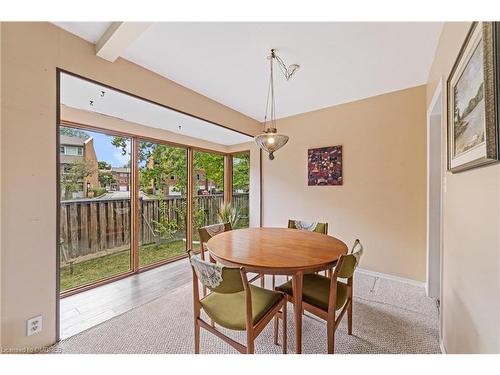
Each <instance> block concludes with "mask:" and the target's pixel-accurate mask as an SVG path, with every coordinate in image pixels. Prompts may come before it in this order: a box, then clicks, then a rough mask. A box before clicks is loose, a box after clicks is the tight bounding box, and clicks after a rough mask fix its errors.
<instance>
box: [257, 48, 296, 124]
mask: <svg viewBox="0 0 500 375" xmlns="http://www.w3.org/2000/svg"><path fill="white" fill-rule="evenodd" d="M274 60H276V61H277V63H278V66H279V68H280V70H281V72H282V73H283V75H284V76H285V78H286V80H287V81H288V80H289V79H290V78H291V77H292V76H293V74H294V73H295V72H296V71H297V69H299V67H300V66H299V65H297V64H292V65H290V66H289V67H288V68H287V67H286V65H285V62H284V61H283V60H282V59H281V58H280V57H279V56H278V55H277V54H276V51H275V50H274V48H273V49H271V55H270V56H269V64H270V69H269V70H270V77H269V86H268V88H267V99H266V113H265V115H264V131H265V130H266V125H267V124H268V117H267V115H268V113H269V115H270V117H271V118H270V119H269V128H270V129H276V97H275V95H274V69H273V65H274ZM269 101H271V109H270V110H269Z"/></svg>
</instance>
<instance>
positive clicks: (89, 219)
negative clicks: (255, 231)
mask: <svg viewBox="0 0 500 375" xmlns="http://www.w3.org/2000/svg"><path fill="white" fill-rule="evenodd" d="M223 201H224V198H223V196H222V195H206V196H203V195H201V196H197V197H195V199H194V202H193V203H194V211H195V213H196V212H201V211H203V213H204V214H203V215H202V216H201V217H202V218H203V225H206V224H208V223H216V222H218V217H217V210H218V208H219V207H220V205H221V204H222V203H223ZM163 202H164V204H165V206H164V210H163V211H164V214H165V215H167V216H168V218H169V220H174V221H175V222H176V223H177V224H178V233H179V238H183V237H185V228H186V198H185V197H170V198H167V199H165V200H163ZM233 202H234V203H233V204H234V205H235V206H236V207H239V208H240V210H241V212H242V214H243V215H246V216H247V217H248V193H246V194H245V193H242V194H241V193H236V194H234V195H233ZM60 210H61V212H60V215H61V216H60V237H61V238H60V240H61V244H62V246H64V249H65V253H66V257H67V258H68V259H66V260H72V259H75V258H79V257H82V256H86V255H90V254H95V253H99V252H102V251H111V250H113V249H126V248H128V247H129V246H130V230H131V223H130V220H131V212H130V200H129V199H79V200H71V201H63V202H61V205H60ZM161 212H162V210H160V200H158V199H140V201H139V214H140V220H139V245H142V244H149V243H153V242H155V241H156V240H157V239H158V232H157V225H155V222H158V221H160V214H161ZM199 215H200V214H199Z"/></svg>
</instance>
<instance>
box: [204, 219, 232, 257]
mask: <svg viewBox="0 0 500 375" xmlns="http://www.w3.org/2000/svg"><path fill="white" fill-rule="evenodd" d="M230 230H233V227H232V225H231V223H220V224H212V225H207V226H205V227H201V228H198V235H199V236H200V257H201V259H202V260H205V251H207V249H206V244H207V242H208V240H209V239H210V238H212V237H213V236H215V235H216V234H219V233H224V232H228V231H230ZM209 257H210V256H209ZM210 261H212V262H213V263H214V261H213V259H210Z"/></svg>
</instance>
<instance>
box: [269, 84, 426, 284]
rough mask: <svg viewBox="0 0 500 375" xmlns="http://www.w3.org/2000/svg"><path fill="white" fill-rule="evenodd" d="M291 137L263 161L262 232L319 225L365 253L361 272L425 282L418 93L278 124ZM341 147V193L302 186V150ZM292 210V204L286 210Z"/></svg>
mask: <svg viewBox="0 0 500 375" xmlns="http://www.w3.org/2000/svg"><path fill="white" fill-rule="evenodd" d="M278 130H279V131H280V132H283V133H284V134H287V135H289V136H290V141H289V142H288V144H287V145H286V146H285V147H283V149H281V150H279V151H277V152H276V154H275V156H276V158H275V160H273V161H269V160H268V159H267V155H263V158H264V160H265V161H264V162H263V205H264V207H263V215H264V223H263V224H264V226H284V225H286V223H287V219H288V218H296V219H304V220H315V221H325V222H328V223H329V233H330V234H332V235H334V236H337V237H339V238H340V239H342V240H343V241H345V242H346V243H347V244H349V245H351V244H352V243H353V241H354V240H355V239H356V238H360V239H361V240H362V241H363V243H364V245H365V248H366V253H365V254H366V255H365V256H364V258H363V260H362V262H361V267H363V268H365V269H369V270H373V271H377V272H383V273H388V274H391V275H396V276H400V277H404V278H408V279H413V280H418V281H424V280H425V266H426V244H425V238H426V226H425V220H426V217H425V199H426V198H425V197H426V183H425V181H426V180H425V179H426V175H425V169H426V155H425V150H426V127H425V86H420V87H416V88H411V89H407V90H402V91H397V92H393V93H389V94H384V95H380V96H376V97H372V98H368V99H364V100H360V101H356V102H352V103H348V104H342V105H339V106H334V107H330V108H326V109H322V110H319V111H314V112H309V113H305V114H301V115H297V116H293V117H289V118H286V119H283V120H280V121H278ZM333 145H342V146H343V178H344V184H343V186H308V185H307V150H308V149H309V148H316V147H323V146H333ZM291 202H293V204H291Z"/></svg>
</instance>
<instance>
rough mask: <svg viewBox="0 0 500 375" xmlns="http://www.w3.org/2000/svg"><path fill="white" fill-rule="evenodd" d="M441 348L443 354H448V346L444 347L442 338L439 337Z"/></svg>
mask: <svg viewBox="0 0 500 375" xmlns="http://www.w3.org/2000/svg"><path fill="white" fill-rule="evenodd" d="M439 348H440V349H441V353H442V354H446V348H445V347H444V344H443V340H442V339H439Z"/></svg>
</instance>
